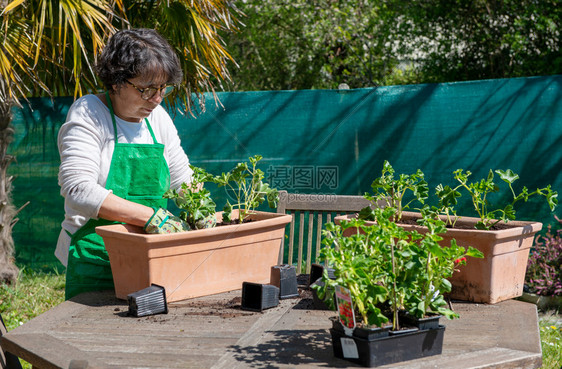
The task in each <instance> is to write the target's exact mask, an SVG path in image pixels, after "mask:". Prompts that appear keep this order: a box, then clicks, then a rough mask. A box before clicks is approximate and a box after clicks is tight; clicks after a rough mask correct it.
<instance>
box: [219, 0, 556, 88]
mask: <svg viewBox="0 0 562 369" xmlns="http://www.w3.org/2000/svg"><path fill="white" fill-rule="evenodd" d="M236 4H237V6H238V7H239V8H240V10H241V11H242V12H243V13H244V14H246V17H245V18H243V19H242V21H243V22H244V23H245V24H246V27H245V28H244V29H242V31H241V32H239V33H235V34H229V35H228V36H227V43H228V45H229V47H230V49H231V52H232V55H233V57H234V59H236V60H237V61H238V62H239V63H240V69H238V70H233V81H234V83H233V84H232V86H230V87H231V89H233V90H279V89H315V88H337V87H338V86H339V85H340V84H341V83H346V84H347V85H349V86H350V87H351V88H362V87H373V86H376V85H391V84H405V83H427V82H452V81H466V80H477V79H486V78H509V77H522V76H536V75H551V74H559V73H562V55H561V53H560V44H561V43H562V42H561V40H560V29H561V24H560V21H561V15H562V7H560V6H559V4H560V1H559V0H423V1H403V0H345V1H343V0H314V1H309V0H293V1H291V2H287V1H283V0H238V1H237V2H236Z"/></svg>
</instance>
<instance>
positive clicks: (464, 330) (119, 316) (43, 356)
mask: <svg viewBox="0 0 562 369" xmlns="http://www.w3.org/2000/svg"><path fill="white" fill-rule="evenodd" d="M240 298H241V292H240V291H234V292H230V293H224V294H219V295H214V296H207V297H201V298H197V299H191V300H185V301H181V302H176V303H171V304H169V306H168V307H169V313H168V314H160V315H152V316H147V317H141V318H135V317H130V316H128V315H127V312H128V305H127V303H126V301H122V300H118V299H116V298H115V297H114V295H113V293H112V292H109V291H106V292H94V293H86V294H82V295H79V296H76V297H75V298H73V299H72V300H70V301H66V302H64V303H62V304H60V305H58V306H56V307H55V308H53V309H51V310H49V311H47V312H45V313H44V314H42V315H40V316H38V317H36V318H35V319H33V320H31V321H29V322H27V323H25V324H23V325H22V326H20V327H18V328H16V329H14V330H12V331H10V332H8V333H7V334H6V335H4V336H3V337H2V339H1V341H0V344H1V346H2V348H3V349H4V350H6V351H8V352H11V353H14V354H16V355H17V356H19V357H20V358H22V359H24V360H26V361H28V362H30V363H32V364H33V366H34V367H37V368H43V369H47V368H86V367H87V368H228V369H232V368H263V369H265V368H268V369H270V368H271V369H273V368H295V367H299V368H344V367H357V365H355V364H353V363H350V362H348V361H346V360H342V359H337V358H335V357H334V356H333V352H332V343H331V339H330V334H329V332H328V328H330V326H331V323H330V322H329V320H328V318H329V317H331V316H334V315H335V313H334V312H331V311H324V310H310V307H311V300H310V299H299V298H296V299H286V300H281V302H280V304H279V306H277V307H275V308H271V309H268V310H265V311H262V312H250V311H245V310H241V309H240ZM453 308H454V309H455V311H456V312H458V313H459V314H460V315H461V319H457V320H453V321H447V320H445V321H444V322H443V323H444V324H445V325H446V327H447V328H446V331H445V339H444V344H443V353H442V355H438V356H433V357H428V358H423V359H418V360H413V361H407V362H402V363H399V364H396V365H392V366H386V367H395V368H399V367H404V368H406V367H408V368H487V367H490V368H492V367H493V368H496V367H502V368H506V367H507V368H538V367H540V366H541V364H542V359H541V357H542V356H541V347H540V337H539V328H538V318H537V311H536V307H535V305H533V304H529V303H525V302H522V301H515V300H510V301H505V302H501V303H498V304H495V305H482V304H471V303H461V302H457V303H453ZM442 320H443V319H442Z"/></svg>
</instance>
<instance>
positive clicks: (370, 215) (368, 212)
mask: <svg viewBox="0 0 562 369" xmlns="http://www.w3.org/2000/svg"><path fill="white" fill-rule="evenodd" d="M394 175H395V170H394V168H393V167H392V165H390V163H389V162H388V161H386V160H385V161H384V164H383V168H382V174H381V176H380V177H378V178H376V179H375V180H374V181H373V183H372V184H371V188H372V190H373V194H369V193H365V195H364V197H365V198H366V199H367V200H369V201H371V203H373V204H375V205H376V206H377V207H378V206H379V205H380V204H381V203H382V204H384V206H387V207H391V208H393V209H395V213H394V214H393V215H392V219H393V220H394V221H399V220H400V219H402V212H403V211H404V209H407V208H408V207H409V205H410V204H411V203H412V202H413V201H415V200H417V201H419V202H420V203H421V204H423V203H424V201H425V200H426V199H427V198H428V193H429V188H428V185H427V182H426V181H425V179H424V174H423V172H422V171H421V170H419V169H418V170H417V171H416V172H415V173H412V174H400V175H399V176H398V178H395V177H394ZM408 192H412V194H413V195H414V199H412V200H410V201H409V202H408V203H406V204H403V202H404V199H405V196H406V194H407V193H408ZM359 217H360V218H361V219H366V220H374V218H375V214H374V211H373V209H372V208H370V207H365V208H364V209H362V210H361V212H360V213H359Z"/></svg>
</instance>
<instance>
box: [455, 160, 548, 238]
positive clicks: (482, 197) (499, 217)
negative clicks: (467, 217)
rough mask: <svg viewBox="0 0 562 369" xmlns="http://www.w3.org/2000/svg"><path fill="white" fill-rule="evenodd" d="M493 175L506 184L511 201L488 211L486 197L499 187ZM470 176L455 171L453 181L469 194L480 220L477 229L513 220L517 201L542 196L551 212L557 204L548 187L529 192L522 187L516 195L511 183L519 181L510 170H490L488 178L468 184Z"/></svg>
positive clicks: (467, 172)
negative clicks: (457, 182)
mask: <svg viewBox="0 0 562 369" xmlns="http://www.w3.org/2000/svg"><path fill="white" fill-rule="evenodd" d="M494 173H496V174H498V175H499V177H500V179H501V180H502V181H503V182H505V183H507V185H508V187H509V190H510V193H511V195H512V200H511V202H510V203H508V204H506V205H505V206H503V207H499V208H497V209H490V203H489V202H488V199H487V198H488V196H489V195H490V194H491V193H495V192H499V186H498V184H497V183H496V182H495V180H494ZM471 174H472V173H471V172H470V171H466V172H464V171H463V169H457V170H456V171H454V172H453V175H454V177H455V179H456V180H457V181H459V182H460V185H459V186H462V187H463V188H464V189H465V190H466V191H468V193H469V194H470V198H471V200H472V205H473V206H474V210H475V211H476V213H477V214H478V217H479V218H480V221H479V222H478V223H476V228H477V229H490V228H492V227H493V226H494V225H496V224H497V223H499V222H501V221H503V222H505V223H507V222H508V221H510V220H515V204H516V203H518V202H519V201H523V202H526V201H527V200H529V198H530V197H532V196H543V197H544V198H545V199H546V201H547V202H548V206H549V207H550V210H551V211H554V209H555V208H556V205H557V204H558V193H557V192H556V191H553V190H552V189H551V186H550V185H548V186H546V187H544V188H537V189H536V190H535V191H531V192H530V191H529V190H528V189H527V187H525V186H524V187H523V188H522V189H521V191H520V192H519V193H516V192H515V190H514V189H513V183H514V182H515V181H516V180H518V179H519V175H517V174H516V173H514V172H513V171H512V170H511V169H507V170H505V171H504V170H496V171H492V170H490V171H489V172H488V177H486V178H485V179H481V180H479V181H476V182H468V179H469V177H470V175H471Z"/></svg>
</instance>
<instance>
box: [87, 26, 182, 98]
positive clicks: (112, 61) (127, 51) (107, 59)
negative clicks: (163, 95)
mask: <svg viewBox="0 0 562 369" xmlns="http://www.w3.org/2000/svg"><path fill="white" fill-rule="evenodd" d="M96 72H97V74H98V77H99V78H100V79H101V81H102V82H103V84H104V85H105V87H106V88H107V89H108V90H109V91H111V86H113V85H123V84H125V80H126V79H131V78H135V77H139V76H146V77H147V78H148V80H153V79H156V78H159V77H161V76H162V75H163V76H165V77H166V83H168V84H179V83H180V82H181V80H182V78H183V73H182V70H181V67H180V62H179V59H178V56H177V55H176V53H175V52H174V50H173V49H172V47H171V46H170V44H169V43H168V42H167V41H166V40H165V39H164V38H163V37H162V36H161V35H160V34H159V33H158V32H156V31H155V30H153V29H147V28H138V29H130V30H122V31H119V32H117V33H115V34H114V35H113V36H112V37H111V38H110V39H109V42H108V43H107V45H106V46H105V48H104V49H103V51H102V53H101V55H100V57H99V59H98V62H97V64H96Z"/></svg>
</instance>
